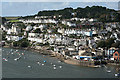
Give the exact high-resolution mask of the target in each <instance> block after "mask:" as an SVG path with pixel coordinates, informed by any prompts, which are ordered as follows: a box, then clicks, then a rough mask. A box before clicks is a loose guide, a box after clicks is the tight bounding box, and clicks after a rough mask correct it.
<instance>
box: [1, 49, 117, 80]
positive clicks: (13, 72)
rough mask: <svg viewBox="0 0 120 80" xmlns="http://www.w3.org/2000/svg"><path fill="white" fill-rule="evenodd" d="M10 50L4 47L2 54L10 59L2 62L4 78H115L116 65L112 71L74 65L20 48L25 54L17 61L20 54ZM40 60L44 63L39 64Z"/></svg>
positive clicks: (20, 51)
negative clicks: (11, 52) (12, 52)
mask: <svg viewBox="0 0 120 80" xmlns="http://www.w3.org/2000/svg"><path fill="white" fill-rule="evenodd" d="M10 50H11V49H9V48H3V54H2V56H3V58H7V59H8V61H4V60H3V62H2V71H3V73H2V76H3V77H4V78H115V76H114V74H115V68H114V67H109V69H110V70H111V73H107V71H106V68H105V67H101V68H89V67H82V66H74V65H70V64H66V63H64V62H59V60H58V59H56V58H53V57H48V56H43V55H41V54H39V53H37V52H31V51H24V50H18V52H19V53H20V54H21V53H24V54H25V55H23V56H21V58H20V59H19V60H18V61H15V60H14V59H15V58H17V57H19V55H18V54H17V52H15V53H14V54H13V55H12V54H9V53H10ZM13 51H15V49H13ZM38 61H39V62H40V63H41V64H44V65H41V64H38V63H37V62H38ZM44 61H46V63H44ZM51 63H52V64H53V65H56V69H54V66H53V65H52V64H51ZM28 66H29V67H28ZM60 66H62V68H61V67H60Z"/></svg>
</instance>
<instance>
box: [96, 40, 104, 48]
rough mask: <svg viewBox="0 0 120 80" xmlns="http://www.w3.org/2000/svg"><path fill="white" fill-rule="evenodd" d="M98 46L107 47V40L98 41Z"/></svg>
mask: <svg viewBox="0 0 120 80" xmlns="http://www.w3.org/2000/svg"><path fill="white" fill-rule="evenodd" d="M97 47H101V48H104V47H106V43H105V41H100V42H98V44H97Z"/></svg>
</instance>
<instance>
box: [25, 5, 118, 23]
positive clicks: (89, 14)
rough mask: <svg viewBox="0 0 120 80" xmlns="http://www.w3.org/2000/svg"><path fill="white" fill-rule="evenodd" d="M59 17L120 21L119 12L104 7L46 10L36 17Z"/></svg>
mask: <svg viewBox="0 0 120 80" xmlns="http://www.w3.org/2000/svg"><path fill="white" fill-rule="evenodd" d="M59 15H62V17H60V18H61V19H69V18H72V17H78V18H97V19H98V20H99V21H120V20H119V19H120V14H119V13H118V12H117V11H115V10H113V9H108V8H106V7H102V6H92V7H89V6H87V7H85V8H80V7H78V8H77V9H73V8H71V7H70V8H64V9H61V10H45V11H39V12H38V14H36V15H34V16H57V18H59ZM34 16H26V17H24V18H33V17H34Z"/></svg>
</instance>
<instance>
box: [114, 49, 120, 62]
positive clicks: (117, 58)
mask: <svg viewBox="0 0 120 80" xmlns="http://www.w3.org/2000/svg"><path fill="white" fill-rule="evenodd" d="M115 54H118V56H116V55H115ZM113 58H115V59H116V60H120V55H119V53H118V52H117V51H116V52H115V53H114V54H113Z"/></svg>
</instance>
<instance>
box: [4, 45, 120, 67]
mask: <svg viewBox="0 0 120 80" xmlns="http://www.w3.org/2000/svg"><path fill="white" fill-rule="evenodd" d="M3 47H4V48H13V49H22V50H28V51H33V52H38V53H40V54H42V55H47V56H48V57H55V58H57V59H58V60H60V61H62V62H64V63H67V64H71V65H77V66H85V67H94V68H95V67H100V65H94V61H80V60H76V59H73V58H71V57H69V58H67V57H68V56H64V55H61V54H59V53H56V52H54V51H52V50H47V49H43V48H41V49H34V48H30V47H27V48H22V47H21V48H20V47H13V46H3ZM107 65H114V66H120V65H115V63H108V64H107Z"/></svg>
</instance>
